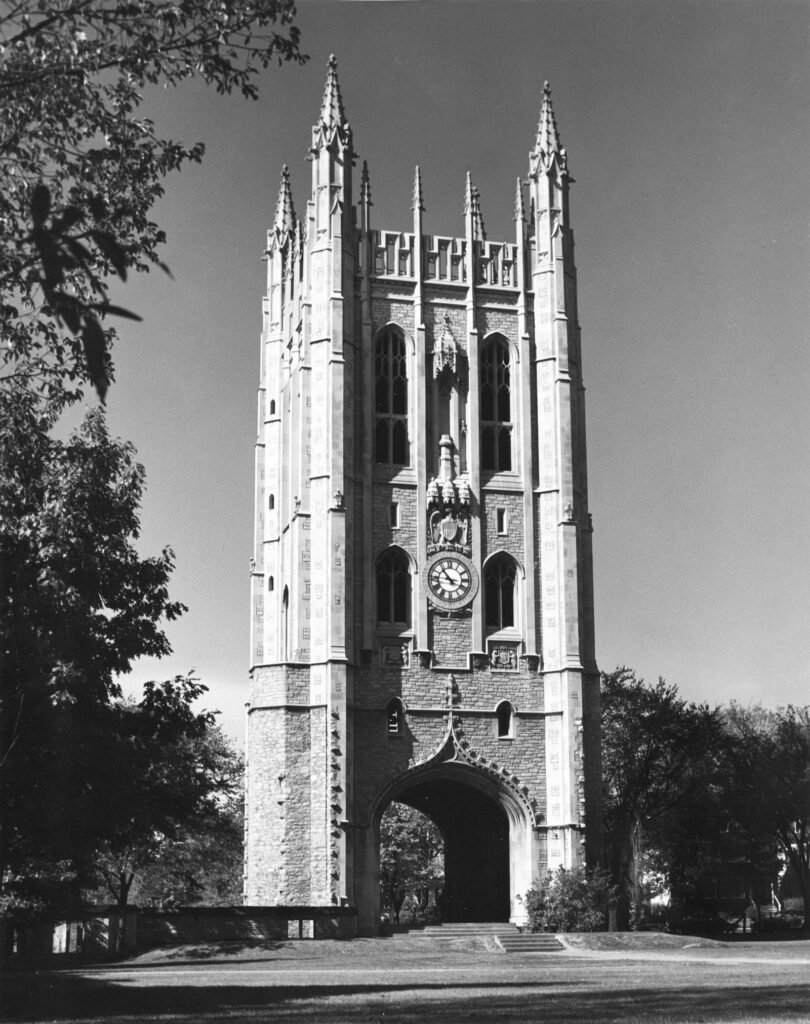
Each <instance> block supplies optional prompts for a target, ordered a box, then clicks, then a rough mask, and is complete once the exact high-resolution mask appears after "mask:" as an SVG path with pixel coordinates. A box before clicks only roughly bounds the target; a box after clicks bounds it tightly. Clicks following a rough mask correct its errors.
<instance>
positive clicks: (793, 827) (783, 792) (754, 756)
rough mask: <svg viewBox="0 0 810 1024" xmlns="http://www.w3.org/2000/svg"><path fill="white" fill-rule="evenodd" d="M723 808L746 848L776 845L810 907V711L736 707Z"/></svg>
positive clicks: (730, 713) (729, 715) (730, 715)
mask: <svg viewBox="0 0 810 1024" xmlns="http://www.w3.org/2000/svg"><path fill="white" fill-rule="evenodd" d="M725 724H726V729H727V731H728V734H729V736H730V738H731V740H732V743H731V745H730V749H729V754H728V762H727V763H728V773H727V784H726V787H725V791H724V804H725V807H726V809H727V813H728V815H729V818H730V820H731V822H732V823H733V825H734V827H735V828H736V829H737V830H738V832H739V834H740V835H741V836H742V838H743V840H744V842H745V844H746V846H747V847H749V848H753V849H763V848H765V849H767V846H768V843H769V841H770V842H771V843H773V844H776V845H777V847H778V849H779V851H780V852H781V855H782V857H783V858H784V860H785V862H786V863H787V864H789V865H790V866H791V867H792V869H793V872H794V874H795V877H796V880H797V883H798V886H799V889H800V891H801V894H802V898H803V900H804V908H805V909H804V913H805V924H806V923H807V915H808V907H810V707H802V708H797V707H793V706H788V707H784V708H779V709H777V710H776V711H769V710H767V709H765V708H763V707H761V706H759V705H757V706H754V707H748V708H745V707H742V706H740V705H739V704H732V705H731V706H730V707H729V708H727V709H726V712H725Z"/></svg>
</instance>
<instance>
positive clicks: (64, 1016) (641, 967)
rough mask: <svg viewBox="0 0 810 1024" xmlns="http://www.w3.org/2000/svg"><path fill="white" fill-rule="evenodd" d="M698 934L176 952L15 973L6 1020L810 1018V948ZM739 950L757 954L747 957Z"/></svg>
mask: <svg viewBox="0 0 810 1024" xmlns="http://www.w3.org/2000/svg"><path fill="white" fill-rule="evenodd" d="M574 938H577V937H571V936H566V939H568V940H573V939H574ZM580 938H581V937H580ZM609 938H610V936H602V937H601V938H600V941H606V940H607V939H609ZM663 939H667V940H672V943H669V942H663ZM476 941H477V942H479V943H480V942H481V940H476ZM586 941H587V942H593V941H594V940H593V937H589V938H588V939H587V940H584V939H583V945H584V944H585V942H586ZM693 941H700V942H702V943H706V944H705V945H700V946H691V948H690V937H689V936H663V937H660V938H656V937H655V935H654V933H645V934H644V935H643V936H638V937H635V936H633V937H632V938H628V939H626V940H624V950H623V951H622V950H617V949H615V948H613V949H601V950H600V949H590V950H587V949H582V950H581V951H580V952H576V951H574V952H569V951H564V952H562V953H552V954H519V955H505V954H503V953H496V952H494V951H492V950H489V949H486V948H480V946H476V947H475V948H473V945H474V944H473V943H471V940H469V939H460V940H451V941H448V940H434V939H427V938H425V937H421V936H417V937H409V936H397V937H396V938H395V939H392V940H379V939H358V940H353V941H349V942H312V941H309V942H307V941H303V942H302V941H297V942H288V943H286V942H285V943H263V944H258V945H255V946H251V947H249V948H247V947H245V946H244V945H243V944H239V943H217V944H206V945H205V946H196V947H189V946H186V947H174V948H172V949H168V950H166V949H164V950H161V951H152V952H151V953H149V954H141V955H140V956H138V957H135V958H133V959H132V960H130V961H127V962H124V963H119V964H108V965H100V966H97V967H76V968H74V969H71V970H59V971H45V970H36V969H30V970H20V971H14V972H10V973H9V974H8V975H7V977H6V979H5V983H4V986H3V989H2V996H0V1016H2V1018H3V1019H5V1020H8V1021H15V1022H16V1021H32V1022H34V1021H35V1022H38V1024H142V1022H144V1021H149V1022H152V1021H154V1022H156V1024H202V1022H206V1024H209V1022H210V1024H226V1022H227V1024H239V1022H245V1024H259V1022H268V1021H269V1022H279V1024H293V1022H295V1024H312V1022H315V1024H417V1022H419V1024H425V1022H429V1024H434V1022H435V1024H462V1022H463V1024H479V1022H484V1021H487V1022H490V1021H492V1022H495V1024H518V1022H520V1024H523V1022H526V1024H546V1022H549V1024H551V1022H553V1024H557V1022H560V1024H568V1022H578V1024H585V1022H587V1024H600V1022H621V1024H708V1022H724V1024H748V1022H757V1024H787V1022H796V1021H805V1022H807V1021H808V1020H810V955H808V946H807V945H805V944H804V943H785V944H783V950H784V952H786V953H791V956H790V958H787V957H786V958H784V959H783V958H781V957H780V956H775V955H774V950H775V947H778V946H779V944H774V943H772V942H768V943H762V944H760V945H759V946H757V945H755V944H752V945H751V946H750V947H746V948H743V947H741V946H739V945H736V944H727V943H723V942H717V941H715V940H710V939H709V940H693ZM681 943H682V944H681ZM634 944H635V945H634ZM762 947H765V948H764V949H763V948H762ZM742 953H745V956H746V957H748V958H750V960H751V962H747V963H742V962H740V955H741V954H742ZM794 961H797V962H794Z"/></svg>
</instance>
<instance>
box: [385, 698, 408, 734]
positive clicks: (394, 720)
mask: <svg viewBox="0 0 810 1024" xmlns="http://www.w3.org/2000/svg"><path fill="white" fill-rule="evenodd" d="M385 723H386V732H387V733H388V735H389V736H401V735H402V729H403V726H404V723H405V709H404V708H403V706H402V701H401V700H399V698H397V697H394V699H393V700H392V701H389V703H388V707H387V708H386V709H385Z"/></svg>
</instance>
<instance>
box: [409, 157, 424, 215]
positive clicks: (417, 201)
mask: <svg viewBox="0 0 810 1024" xmlns="http://www.w3.org/2000/svg"><path fill="white" fill-rule="evenodd" d="M424 208H425V204H424V203H423V202H422V172H421V171H420V170H419V164H417V165H416V173H415V174H414V176H413V199H412V200H411V209H412V210H424Z"/></svg>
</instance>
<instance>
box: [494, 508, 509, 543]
mask: <svg viewBox="0 0 810 1024" xmlns="http://www.w3.org/2000/svg"><path fill="white" fill-rule="evenodd" d="M495 528H496V530H497V532H498V534H499V535H500V536H502V537H503V536H505V535H506V532H507V519H506V509H505V508H499V509H496V511H495Z"/></svg>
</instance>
